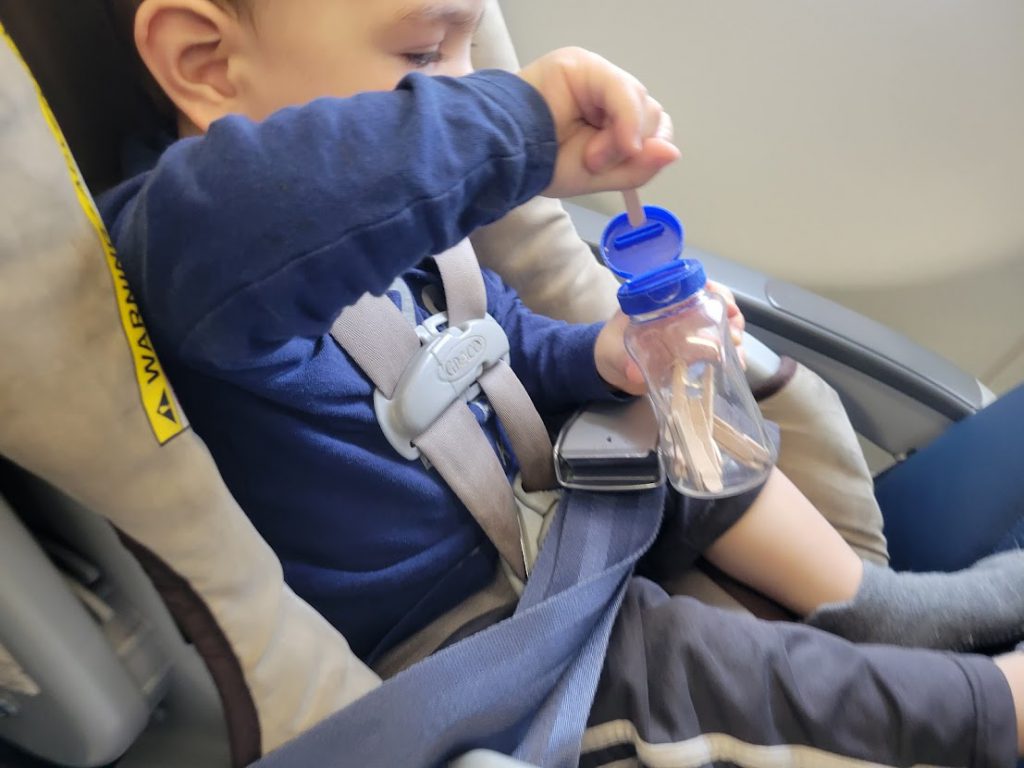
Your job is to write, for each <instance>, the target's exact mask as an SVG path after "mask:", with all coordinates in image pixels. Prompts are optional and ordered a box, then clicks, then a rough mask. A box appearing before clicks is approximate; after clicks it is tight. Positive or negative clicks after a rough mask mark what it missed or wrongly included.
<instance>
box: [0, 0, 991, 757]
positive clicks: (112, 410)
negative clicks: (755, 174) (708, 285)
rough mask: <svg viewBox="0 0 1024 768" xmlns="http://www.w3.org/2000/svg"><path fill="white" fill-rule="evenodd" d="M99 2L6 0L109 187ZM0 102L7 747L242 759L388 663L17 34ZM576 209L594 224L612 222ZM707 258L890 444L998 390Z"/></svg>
mask: <svg viewBox="0 0 1024 768" xmlns="http://www.w3.org/2000/svg"><path fill="white" fill-rule="evenodd" d="M99 5H100V4H99V3H98V0H79V2H78V3H76V5H75V6H74V9H73V10H70V7H69V6H67V4H63V3H55V2H46V1H44V0H39V1H38V2H36V3H33V4H32V5H27V4H24V3H22V2H19V0H3V2H0V21H2V22H3V23H4V24H5V25H6V26H7V27H8V29H9V31H10V32H11V34H12V36H13V37H14V38H15V40H16V41H17V42H18V43H19V47H21V48H22V50H23V53H24V54H25V56H26V58H27V59H28V61H29V64H30V66H31V68H32V71H33V72H34V73H36V74H37V76H38V78H39V80H40V81H41V84H42V88H43V91H44V92H45V93H47V95H49V96H51V98H52V101H53V104H54V107H55V110H56V112H57V118H58V119H59V122H60V123H61V124H62V125H65V126H67V127H68V130H69V134H70V135H71V136H72V137H73V138H72V140H71V141H72V149H73V151H74V158H75V159H77V160H78V164H79V165H80V167H81V169H82V171H83V172H84V174H85V176H86V178H87V179H89V183H90V185H91V186H92V188H94V189H99V188H101V187H103V186H104V185H106V184H109V183H111V182H112V181H113V180H114V179H113V177H112V176H111V175H109V174H110V173H112V171H111V170H110V169H111V168H112V167H114V164H115V163H116V158H114V157H113V156H112V155H110V154H109V152H107V153H104V152H103V151H100V150H98V149H96V148H99V147H104V146H107V147H109V141H108V139H109V137H110V136H112V135H115V133H116V132H117V131H119V130H123V128H118V127H116V124H118V123H119V120H120V118H119V117H118V115H119V114H121V109H122V107H124V105H126V104H129V103H131V100H132V99H135V98H139V96H138V94H134V95H132V94H124V93H122V94H118V93H116V92H114V93H110V92H107V91H106V90H105V89H104V86H103V82H104V80H103V78H102V75H100V77H99V78H98V79H96V78H95V74H96V73H95V71H94V72H93V73H92V75H87V73H86V71H85V70H84V69H82V70H80V69H77V68H75V67H73V66H69V62H68V61H67V60H63V59H62V56H61V54H62V52H66V51H68V50H72V49H75V46H76V45H81V44H82V43H86V44H89V41H94V40H102V39H111V38H110V35H109V34H107V33H106V32H104V31H103V30H97V29H95V28H93V27H90V26H89V25H97V24H99V25H101V26H102V24H103V23H104V18H105V17H104V16H103V15H102V14H100V13H97V8H99ZM79 14H81V16H79ZM94 32H95V34H93V33H94ZM96 59H97V62H106V63H103V64H97V66H100V67H101V68H102V66H115V65H114V64H111V63H110V59H109V57H106V56H100V55H98V53H97V56H96ZM97 100H98V101H97ZM0 107H2V109H0V114H3V115H4V118H3V120H0V167H2V168H3V169H4V171H3V175H2V176H0V222H2V226H0V348H2V349H3V350H4V358H3V361H2V363H0V454H2V455H3V456H5V457H6V458H7V459H8V460H9V462H10V463H7V464H5V465H4V466H3V468H2V469H0V493H2V495H3V496H4V497H5V501H4V502H3V503H0V646H2V649H0V741H3V742H6V743H7V744H8V747H4V748H3V749H7V750H8V751H7V754H6V755H5V754H4V753H3V752H0V760H2V761H4V762H5V763H7V764H13V765H18V764H25V765H32V764H39V763H38V761H39V760H47V761H50V762H51V763H56V764H59V765H70V766H95V765H104V764H109V763H111V762H113V761H115V760H119V762H118V764H119V765H123V766H132V765H147V766H159V765H189V766H200V767H201V766H215V765H227V764H231V765H247V764H249V763H250V762H252V761H253V760H254V759H256V758H258V757H259V756H260V755H262V754H264V753H266V752H267V751H270V750H272V749H274V748H275V747H277V746H279V745H281V744H283V743H285V742H287V741H289V740H291V739H293V738H295V737H296V736H298V735H299V734H301V733H302V732H303V731H305V730H306V729H308V728H309V727H310V726H312V725H313V724H315V723H316V722H318V721H319V720H321V719H323V718H324V717H326V716H327V715H329V714H330V713H332V712H334V711H336V710H337V709H339V708H341V707H343V706H344V705H345V704H346V703H348V702H350V701H352V700H353V699H354V698H356V697H358V696H361V695H362V694H364V693H365V692H366V691H368V690H371V689H372V688H373V687H374V686H376V685H377V684H378V683H379V680H378V678H377V677H376V675H375V674H374V673H373V672H372V671H371V670H369V669H368V668H366V667H365V665H363V664H362V663H361V662H360V661H359V660H358V659H357V658H356V657H355V656H354V655H353V654H352V653H351V652H350V650H349V648H348V646H347V644H346V643H345V640H344V638H343V637H341V635H340V634H338V633H337V632H336V631H335V630H334V629H333V628H332V627H330V626H329V625H328V624H327V622H326V621H324V620H323V618H322V617H320V616H319V615H318V614H316V613H315V612H314V611H313V610H312V609H311V608H310V607H309V606H308V605H306V604H305V603H304V602H303V601H302V600H300V599H299V598H298V597H296V596H295V595H294V594H293V593H292V592H291V591H290V590H289V589H288V587H287V586H286V585H285V584H284V581H283V578H282V576H281V568H280V564H279V563H278V562H277V559H276V557H274V555H273V553H272V552H271V551H270V550H269V548H268V547H267V546H266V544H265V543H264V542H263V541H262V539H260V537H259V536H258V534H256V532H255V530H254V529H253V528H252V527H251V525H250V524H249V523H248V520H247V519H246V518H245V516H244V514H243V513H242V512H241V510H239V509H238V507H237V505H236V504H235V502H234V500H233V499H232V498H231V496H230V494H228V492H227V490H226V489H225V488H224V486H223V484H222V482H221V481H220V478H219V476H218V475H217V473H216V470H215V468H214V467H213V464H212V462H211V460H210V458H209V456H208V454H207V453H206V450H205V447H204V446H203V445H202V444H201V442H200V441H199V440H198V439H197V438H196V437H195V436H194V435H193V434H192V433H191V432H189V431H188V430H187V428H186V427H187V425H186V422H185V415H184V414H183V413H182V412H181V411H180V409H179V408H178V406H177V403H176V401H175V400H174V398H173V391H172V390H171V389H170V387H169V383H168V382H166V380H165V378H164V376H163V372H162V369H161V368H160V367H159V363H158V360H157V358H156V356H155V355H154V354H152V350H150V349H149V348H148V347H146V345H145V343H144V342H145V337H144V328H142V326H141V323H139V322H138V316H137V315H133V314H132V312H133V311H134V310H133V305H132V298H131V295H130V292H128V291H127V290H126V288H125V287H124V286H123V285H122V281H121V275H120V272H119V267H118V263H117V261H116V257H115V256H114V255H113V254H112V253H111V252H110V251H109V243H108V242H107V240H106V236H105V234H104V233H103V231H102V227H101V226H100V225H99V222H98V219H97V217H96V215H95V210H94V208H93V207H92V204H91V200H90V198H89V193H88V191H87V189H86V186H85V184H84V183H83V181H82V179H81V177H80V176H79V174H78V171H77V168H76V166H75V163H74V162H73V161H72V159H71V158H72V154H71V152H70V151H69V150H68V148H67V147H66V146H64V145H62V143H61V138H60V135H59V134H57V133H55V132H54V126H55V125H56V122H57V120H54V119H53V117H52V115H51V114H49V113H48V112H47V111H46V110H45V109H44V108H42V107H41V105H40V102H39V99H38V94H37V92H36V90H35V86H34V84H33V81H32V79H31V78H30V76H29V74H28V72H27V70H26V68H25V67H24V66H23V65H22V63H21V62H20V61H19V60H18V59H17V57H16V55H15V54H14V52H13V49H11V48H9V47H8V46H6V45H0ZM48 123H49V124H48ZM123 124H127V123H126V122H125V123H123ZM574 215H575V218H576V221H577V225H578V227H579V228H580V230H581V232H582V233H583V234H584V235H587V234H588V233H589V232H591V231H593V229H594V228H595V227H600V226H601V222H600V221H599V220H597V219H595V218H593V217H591V216H590V214H589V213H588V212H586V211H583V210H582V209H579V210H575V211H574ZM592 241H593V240H592ZM702 258H705V259H706V260H707V263H708V264H709V265H710V266H711V269H712V271H713V272H714V273H715V274H717V275H718V276H720V277H721V278H722V279H723V281H724V282H726V283H728V284H730V285H732V286H734V287H735V288H736V289H737V292H738V295H739V298H740V301H741V303H742V305H743V307H744V310H745V311H746V313H747V314H748V317H749V318H750V320H751V324H752V325H753V326H755V327H756V328H758V329H760V331H761V332H762V333H763V335H765V336H766V337H767V338H768V339H769V340H770V341H771V343H772V344H773V345H776V346H778V347H779V348H780V349H783V350H785V351H787V352H789V353H790V354H794V356H795V357H797V358H798V359H801V360H804V361H806V362H808V363H811V364H812V365H816V367H817V368H818V369H819V370H820V371H822V372H831V373H830V375H827V376H826V377H827V378H830V380H831V381H833V383H834V384H835V385H836V386H837V388H838V389H839V390H840V392H842V393H843V394H844V396H845V399H846V402H847V404H848V406H850V408H851V410H852V412H853V414H854V417H855V423H856V424H857V425H858V426H859V428H860V429H861V432H862V433H863V434H865V435H867V436H868V437H869V438H870V439H871V440H872V441H873V442H875V443H876V444H878V445H880V446H882V447H883V448H885V449H886V450H887V451H889V452H890V453H892V454H902V453H906V452H908V451H910V450H912V449H913V448H914V447H915V446H917V445H919V444H921V443H923V442H924V441H926V440H928V439H930V438H931V437H932V436H934V435H935V434H938V433H939V432H941V431H942V430H943V429H944V428H945V426H947V425H948V424H949V423H951V422H952V421H955V420H957V419H959V418H961V417H962V416H964V415H966V414H968V413H971V412H973V411H974V410H976V409H977V408H978V407H980V406H981V405H982V404H983V403H984V402H985V400H986V398H987V394H986V393H985V391H984V389H983V388H982V387H981V386H980V385H979V384H978V383H977V382H975V381H974V380H972V379H971V378H970V377H967V376H966V375H964V374H962V373H960V372H959V371H956V369H954V368H952V367H951V366H949V365H948V364H947V363H945V362H944V361H941V360H940V359H938V358H936V357H934V356H931V355H929V354H928V353H925V352H924V351H923V350H916V349H915V348H914V347H913V346H912V345H910V344H909V342H907V341H906V340H904V339H902V338H901V337H898V336H896V335H895V334H892V333H891V332H889V331H887V330H886V329H884V328H881V327H879V326H876V325H874V324H871V323H870V322H868V321H866V320H864V319H863V318H860V317H858V316H856V315H853V314H852V313H848V312H846V311H845V310H841V309H840V308H837V307H835V306H834V305H830V304H828V303H827V302H825V301H824V300H821V299H818V298H817V297H814V296H812V295H811V294H806V293H804V292H801V291H800V290H799V289H796V288H795V287H794V286H789V285H787V284H784V283H780V282H774V281H766V280H765V279H764V278H763V277H761V276H759V275H757V274H756V273H753V272H751V271H749V270H744V269H743V268H741V267H738V266H737V265H732V264H729V263H728V262H725V261H723V260H719V259H715V258H714V257H712V256H711V255H708V254H702ZM832 328H838V329H839V332H838V333H835V332H833V330H831V329H832ZM897 361H898V362H899V363H900V364H899V365H897V364H896V362H897ZM844 382H847V383H844ZM868 393H870V394H868ZM880 414H881V415H880ZM106 521H109V523H110V524H112V525H108V523H107V522H106ZM143 571H144V572H145V576H146V577H148V578H146V577H144V576H143ZM165 606H166V607H165ZM168 609H169V610H168ZM186 639H187V641H186ZM477 758H478V759H481V760H486V759H488V758H486V757H483V756H477Z"/></svg>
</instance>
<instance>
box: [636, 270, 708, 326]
mask: <svg viewBox="0 0 1024 768" xmlns="http://www.w3.org/2000/svg"><path fill="white" fill-rule="evenodd" d="M707 281H708V278H707V275H705V274H704V265H703V264H701V263H700V262H699V261H697V260H696V259H675V260H674V261H670V262H669V263H668V264H662V265H661V266H660V267H656V268H654V269H652V270H650V271H649V272H646V273H644V274H642V275H640V276H638V277H634V278H633V279H632V280H629V281H628V282H625V283H623V284H622V285H621V286H620V287H619V293H618V296H619V306H620V307H622V311H623V312H625V313H626V314H627V315H630V316H633V315H646V314H647V313H649V312H656V311H658V310H659V309H664V308H665V307H669V306H671V305H673V304H678V303H679V302H681V301H686V299H688V298H689V297H690V296H693V294H695V293H697V291H699V290H701V289H702V288H703V287H704V285H705V284H706V283H707Z"/></svg>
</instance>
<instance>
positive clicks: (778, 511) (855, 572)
mask: <svg viewBox="0 0 1024 768" xmlns="http://www.w3.org/2000/svg"><path fill="white" fill-rule="evenodd" d="M704 557H705V558H707V559H708V560H710V561H711V562H712V563H713V564H714V565H715V566H716V567H718V568H720V569H721V570H723V571H725V573H727V574H729V575H730V576H732V577H733V578H734V579H736V580H738V581H741V582H743V583H744V584H746V585H747V586H750V587H753V588H754V589H756V590H757V591H758V592H761V593H762V594H764V595H766V596H767V597H770V598H772V599H773V600H775V601H776V602H777V603H779V604H781V605H783V606H785V607H786V608H789V609H790V610H791V611H793V612H794V613H796V614H799V615H800V616H807V615H808V614H810V613H811V612H812V611H814V610H816V609H817V608H819V607H820V606H822V605H825V604H827V603H839V602H845V601H847V600H850V599H852V598H853V596H854V595H855V594H857V590H858V589H859V588H860V583H861V576H862V574H863V572H864V566H863V563H862V562H861V559H860V558H859V557H857V555H856V554H855V553H854V551H853V550H852V549H851V548H850V546H849V545H848V544H847V543H846V542H845V541H843V539H842V537H841V536H840V535H839V534H838V533H837V532H836V529H835V528H833V527H832V526H831V525H829V523H828V521H827V520H825V518H824V517H822V516H821V515H820V514H819V513H818V510H816V509H815V508H814V507H813V506H812V505H811V502H810V501H808V500H807V497H806V496H804V495H803V494H802V493H801V492H800V491H799V490H798V489H797V487H796V486H795V485H793V483H792V482H791V481H790V480H789V478H787V477H786V476H785V475H784V474H782V472H780V471H779V470H774V471H773V472H772V473H771V475H770V476H769V478H768V482H767V483H766V484H765V486H764V488H763V490H762V491H761V493H760V494H759V495H758V497H757V498H756V499H755V500H754V503H753V504H751V506H750V508H749V509H748V510H747V512H746V514H745V515H743V517H741V518H740V519H739V521H738V522H737V523H736V524H735V525H734V526H733V527H732V528H730V529H729V530H728V531H726V532H725V533H724V534H722V536H721V538H719V539H718V540H717V541H716V542H715V543H714V544H712V545H711V547H709V548H708V550H707V551H706V552H705V553H704Z"/></svg>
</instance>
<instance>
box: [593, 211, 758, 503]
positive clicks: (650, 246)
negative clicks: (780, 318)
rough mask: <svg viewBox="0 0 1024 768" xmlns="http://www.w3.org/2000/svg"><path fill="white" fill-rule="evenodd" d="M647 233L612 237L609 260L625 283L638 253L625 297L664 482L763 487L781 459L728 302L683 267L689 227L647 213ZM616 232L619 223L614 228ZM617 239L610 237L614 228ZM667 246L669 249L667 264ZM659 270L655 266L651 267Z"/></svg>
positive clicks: (709, 487)
mask: <svg viewBox="0 0 1024 768" xmlns="http://www.w3.org/2000/svg"><path fill="white" fill-rule="evenodd" d="M646 210H647V212H648V227H649V228H650V229H648V231H647V232H646V234H644V233H643V232H642V231H641V228H636V229H632V228H631V229H629V230H626V231H625V234H623V232H622V230H621V227H620V230H619V234H618V235H616V234H615V231H611V234H610V235H609V236H606V241H605V258H606V260H609V257H611V258H612V259H614V263H615V264H617V265H618V267H619V268H620V269H619V270H617V271H619V273H620V275H622V274H623V271H622V269H621V268H622V265H623V263H624V259H623V254H624V253H628V251H629V250H630V249H632V248H637V247H640V248H642V249H643V254H638V253H632V254H629V258H630V259H632V260H633V264H631V265H630V266H634V265H635V264H636V263H637V262H642V264H643V271H642V272H641V273H640V274H635V273H632V272H630V274H631V275H632V276H631V277H630V279H629V280H628V281H627V282H625V283H624V284H623V285H622V286H621V287H620V289H619V294H618V295H619V304H620V306H621V307H622V310H623V311H624V312H625V313H626V314H627V315H629V316H630V320H631V322H630V325H629V327H628V328H627V330H626V349H627V351H628V352H629V354H630V356H631V357H632V358H633V360H635V361H636V363H637V365H638V366H639V367H640V369H641V371H642V372H643V375H644V379H645V380H646V382H647V387H648V395H649V397H650V399H651V401H652V403H653V404H654V410H655V413H656V414H657V416H658V424H659V428H660V432H661V440H660V453H661V460H662V463H663V466H664V469H665V474H666V476H667V477H668V479H669V482H670V483H671V484H672V486H673V487H674V488H675V489H676V490H678V491H679V492H680V493H683V494H686V495H688V496H696V497H701V498H717V497H725V496H734V495H737V494H740V493H743V492H744V491H747V490H750V489H751V488H754V487H756V486H757V485H759V484H761V483H763V482H764V481H765V480H766V479H767V477H768V473H769V472H770V470H771V468H772V466H773V465H774V462H775V459H776V455H775V447H774V444H773V442H772V441H771V440H770V439H769V437H768V433H767V430H766V428H765V424H764V420H763V419H762V418H761V412H760V410H759V409H758V407H757V403H756V402H755V401H754V397H753V395H752V394H751V392H750V387H749V386H748V385H747V380H746V377H745V376H744V373H743V369H742V367H741V365H740V362H739V357H738V355H737V353H736V349H735V347H734V346H733V344H732V339H731V335H730V331H729V323H728V318H727V316H726V314H727V313H726V304H725V301H724V300H723V299H722V298H721V297H719V296H717V295H716V294H714V293H711V292H709V291H707V290H706V288H705V284H706V283H707V278H706V275H705V273H704V267H703V265H702V264H701V263H700V262H699V261H696V260H692V259H680V258H678V256H679V253H680V251H681V248H682V227H681V225H679V223H678V220H676V219H675V217H674V216H672V214H671V213H668V212H667V211H663V210H662V209H657V208H650V207H649V208H647V209H646ZM613 224H614V222H613ZM610 230H611V228H610ZM659 240H660V241H661V243H660V245H661V247H662V248H663V249H667V251H666V253H663V254H662V255H661V257H660V258H659V257H658V256H657V251H658V248H659ZM652 264H655V266H652Z"/></svg>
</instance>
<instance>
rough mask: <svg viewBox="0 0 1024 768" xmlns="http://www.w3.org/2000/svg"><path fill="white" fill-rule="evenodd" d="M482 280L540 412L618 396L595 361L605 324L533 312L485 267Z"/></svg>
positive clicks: (516, 367)
mask: <svg viewBox="0 0 1024 768" xmlns="http://www.w3.org/2000/svg"><path fill="white" fill-rule="evenodd" d="M484 284H485V286H486V288H487V306H488V311H489V312H490V314H491V315H492V316H493V317H494V319H495V320H497V321H498V324H499V325H500V326H501V327H502V328H503V329H504V331H505V333H506V335H507V336H508V340H509V347H510V351H509V356H510V358H511V363H510V365H511V367H512V370H513V371H515V374H516V376H518V377H519V380H520V381H522V383H523V386H524V387H525V388H526V391H527V392H528V393H529V395H530V398H531V399H532V400H533V403H534V405H536V406H537V410H538V411H539V412H540V414H541V415H542V416H545V417H548V416H554V415H557V414H559V413H560V412H564V411H565V410H567V409H570V408H576V407H578V406H580V405H583V404H584V403H588V402H591V401H594V400H614V399H616V395H615V393H614V392H613V391H612V389H611V387H609V386H608V384H607V383H606V382H605V381H604V379H602V378H601V376H600V374H599V373H598V372H597V363H596V362H595V360H594V343H595V342H596V341H597V335H598V333H600V332H601V328H602V327H603V326H604V323H594V324H591V325H578V324H573V323H567V322H565V321H563V320H554V319H552V318H550V317H546V316H544V315H539V314H536V313H535V312H532V311H530V310H529V309H527V307H526V306H525V305H524V304H523V303H522V301H521V300H520V299H519V297H518V296H517V295H516V293H515V291H513V290H512V289H510V288H509V287H508V286H506V285H505V284H504V283H503V282H502V281H501V278H499V277H498V276H497V275H496V274H494V273H493V272H490V271H488V270H484Z"/></svg>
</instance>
